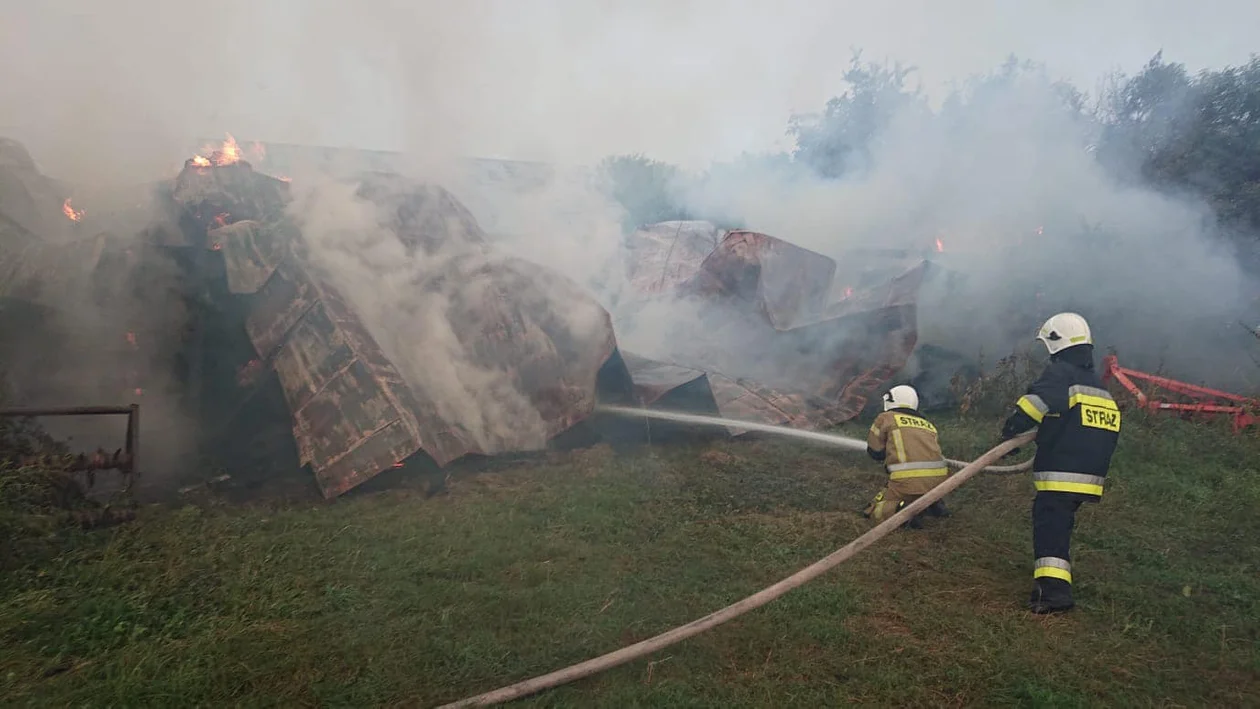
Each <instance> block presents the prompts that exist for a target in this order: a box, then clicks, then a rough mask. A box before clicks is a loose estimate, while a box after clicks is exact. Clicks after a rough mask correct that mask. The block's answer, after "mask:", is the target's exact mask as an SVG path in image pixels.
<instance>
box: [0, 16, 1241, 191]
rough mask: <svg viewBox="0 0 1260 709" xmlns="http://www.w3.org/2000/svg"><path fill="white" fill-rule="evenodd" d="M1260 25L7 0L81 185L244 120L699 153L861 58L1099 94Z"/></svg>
mask: <svg viewBox="0 0 1260 709" xmlns="http://www.w3.org/2000/svg"><path fill="white" fill-rule="evenodd" d="M355 7H358V8H360V9H353V8H355ZM1257 27H1260V3H1257V2H1254V1H1251V0H1206V1H1201V2H1198V3H1190V2H1185V1H1184V0H1181V1H1179V2H1174V1H1172V0H1145V1H1142V2H1139V1H1138V0H1101V1H1098V2H1081V1H1076V0H1060V1H1058V2H1018V3H1017V2H996V1H986V0H953V1H952V2H940V1H936V2H930V1H927V0H923V1H919V2H911V1H900V2H897V1H885V2H873V1H872V2H865V3H853V2H824V1H820V0H815V1H813V2H809V1H806V0H774V1H772V2H754V1H752V0H746V1H742V2H741V1H739V0H726V1H722V0H710V1H703V0H695V1H687V0H637V1H625V2H618V1H615V0H571V1H568V2H561V1H552V2H547V1H544V0H503V1H502V2H494V1H491V0H485V1H478V0H450V1H449V2H427V1H412V2H390V1H387V0H362V1H361V2H358V3H350V2H348V0H347V1H343V2H323V1H319V0H253V1H252V2H243V1H239V0H222V1H215V0H209V1H207V2H195V3H194V2H189V1H188V0H164V1H162V2H155V1H152V0H114V1H113V2H109V3H105V2H98V1H86V0H85V1H81V2H72V1H69V0H65V1H62V0H38V1H37V0H0V66H2V67H3V72H4V74H3V77H2V78H0V135H8V136H11V137H15V138H18V139H20V140H24V141H25V142H27V144H28V145H29V146H30V147H31V150H32V152H33V153H35V157H36V159H37V160H39V161H40V162H41V164H43V165H44V166H45V168H46V169H49V170H50V171H54V172H57V173H58V174H62V173H64V172H65V171H73V172H81V171H84V170H90V169H91V165H92V164H93V163H99V162H101V161H110V162H114V163H116V165H115V167H118V165H119V164H126V165H128V166H130V167H132V168H136V169H137V170H139V169H151V168H152V167H154V166H155V165H157V164H159V163H161V162H162V161H169V160H171V159H173V156H174V154H175V153H176V152H177V151H178V150H179V149H180V148H178V147H177V146H182V145H185V144H186V143H187V141H188V140H189V139H190V138H193V137H197V136H204V135H220V134H222V133H223V132H224V131H230V132H232V133H233V134H234V135H236V136H237V137H238V138H239V139H241V140H242V141H244V140H252V139H260V140H274V141H287V142H307V143H322V144H333V145H352V146H358V147H368V148H387V149H407V150H413V151H424V150H442V151H456V152H462V153H467V154H477V155H483V156H498V157H511V158H520V159H541V160H556V161H564V162H576V161H590V160H594V159H598V158H599V157H600V156H602V155H605V154H608V153H614V152H629V151H641V152H646V153H648V154H651V155H653V156H655V157H659V158H663V159H667V160H672V161H676V162H681V163H685V164H689V165H698V164H701V163H703V162H705V161H707V160H709V159H711V158H714V157H724V156H730V155H733V154H736V153H738V152H740V151H742V150H761V149H766V148H769V147H773V146H775V145H776V144H779V145H781V144H783V141H784V137H783V132H784V129H785V126H786V122H787V119H788V116H789V115H790V114H791V113H792V112H793V111H813V110H817V109H819V108H820V107H821V106H822V104H823V103H824V102H825V101H826V99H827V98H828V97H830V96H832V95H834V94H836V93H837V92H838V91H840V90H841V89H842V86H841V83H840V76H841V74H842V73H843V71H844V69H845V66H846V64H847V61H848V58H849V54H850V50H851V48H852V47H862V48H863V49H864V50H865V53H866V56H867V57H868V58H871V59H882V58H889V59H897V60H901V61H903V62H905V63H908V64H914V65H916V66H918V67H919V68H920V74H919V76H920V78H921V80H922V82H923V84H924V86H925V88H927V89H928V90H929V91H931V92H932V93H933V94H936V95H939V94H940V92H941V91H942V89H943V87H945V86H947V85H948V83H949V82H950V81H955V80H959V79H962V78H964V77H966V76H967V75H969V74H971V73H975V72H980V71H986V70H989V69H992V68H993V67H995V66H997V65H998V64H1000V63H1001V62H1002V60H1003V59H1004V58H1005V57H1006V56H1007V55H1008V54H1009V53H1015V54H1017V55H1018V56H1020V57H1021V58H1029V59H1033V60H1037V61H1042V62H1044V63H1045V64H1047V65H1048V68H1049V69H1050V71H1051V73H1052V74H1053V75H1055V76H1058V77H1062V78H1066V79H1070V80H1071V81H1073V82H1074V83H1076V84H1077V85H1078V86H1080V87H1081V88H1083V89H1087V90H1092V89H1093V88H1094V87H1095V85H1096V82H1097V80H1098V79H1099V77H1100V76H1101V75H1103V74H1104V73H1106V72H1108V71H1111V70H1114V69H1124V70H1126V71H1130V72H1132V71H1134V70H1136V69H1137V68H1138V67H1140V66H1141V64H1142V63H1144V62H1145V61H1146V60H1147V59H1148V58H1149V57H1150V56H1151V55H1152V54H1154V53H1155V52H1156V51H1157V50H1159V49H1160V48H1163V49H1164V52H1165V57H1166V58H1170V59H1173V60H1176V61H1181V62H1184V63H1186V64H1187V65H1188V66H1189V67H1190V68H1191V69H1192V70H1193V69H1199V68H1204V67H1219V66H1222V65H1225V64H1238V63H1242V62H1245V61H1246V60H1247V59H1248V54H1249V52H1250V51H1253V50H1257V49H1260V39H1257V34H1256V28H1257ZM86 156H91V157H90V159H88V158H87V157H86ZM67 176H69V175H67Z"/></svg>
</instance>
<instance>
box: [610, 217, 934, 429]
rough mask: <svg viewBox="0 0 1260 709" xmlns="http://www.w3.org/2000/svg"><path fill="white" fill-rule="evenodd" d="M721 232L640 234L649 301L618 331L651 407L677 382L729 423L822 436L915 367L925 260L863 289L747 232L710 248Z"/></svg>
mask: <svg viewBox="0 0 1260 709" xmlns="http://www.w3.org/2000/svg"><path fill="white" fill-rule="evenodd" d="M684 226H686V229H685V230H684ZM671 233H672V237H671ZM711 233H712V232H710V231H708V230H706V229H703V228H700V227H698V226H697V225H695V224H694V223H692V224H685V225H684V224H680V223H673V224H665V225H655V226H653V227H648V228H647V229H644V230H641V231H640V232H637V233H636V234H634V235H633V236H631V237H630V244H629V245H628V247H627V254H628V257H627V264H626V267H627V276H628V278H629V281H630V283H631V284H632V285H633V286H634V288H635V289H636V290H637V291H638V293H639V297H638V298H637V299H636V300H635V301H634V302H633V303H632V304H631V305H630V306H629V307H627V308H625V309H624V310H619V311H618V316H619V317H618V334H619V336H620V339H621V342H622V346H623V347H627V348H629V349H631V350H633V351H634V352H635V354H636V356H634V357H630V356H627V364H628V366H629V367H630V372H631V375H632V376H633V378H634V382H635V385H636V390H637V391H638V392H639V393H640V395H641V396H642V397H643V399H644V402H645V403H647V404H649V405H651V404H653V403H654V402H656V401H657V400H662V401H664V400H666V399H668V398H669V397H665V398H662V397H663V394H664V391H663V389H668V388H670V387H671V384H670V382H672V383H673V384H672V386H678V387H686V388H689V389H695V388H697V387H699V388H700V389H703V390H705V391H706V392H707V394H706V396H707V397H708V400H710V401H711V402H712V403H711V404H706V405H705V407H707V406H712V407H714V408H716V410H717V411H719V412H721V413H722V414H723V415H729V416H732V417H741V418H747V419H748V420H755V421H758V422H764V423H772V424H786V425H792V426H800V427H806V428H816V427H819V426H825V425H828V424H834V423H839V422H841V421H845V420H847V419H850V418H852V417H853V416H856V415H857V414H858V413H859V412H860V411H861V410H862V408H863V406H864V405H865V403H866V401H867V399H868V398H869V397H870V396H871V395H872V394H874V393H876V391H877V390H878V389H879V388H880V387H882V386H883V385H884V384H885V383H886V382H887V381H888V379H889V378H890V377H891V376H892V375H893V374H895V373H896V372H897V371H898V370H899V369H900V368H901V367H902V366H903V365H904V364H905V362H906V360H907V358H908V357H909V355H910V353H911V352H912V351H913V349H914V346H915V340H916V333H917V329H916V318H915V311H916V299H917V294H918V289H919V286H920V285H921V283H922V281H923V277H924V274H925V272H926V268H927V267H926V264H925V263H923V262H920V263H918V264H917V265H913V266H911V267H910V268H908V269H906V270H904V271H903V272H902V273H901V274H900V275H897V276H896V277H894V278H891V279H888V280H885V281H884V282H883V283H881V284H879V285H876V286H871V287H867V288H864V289H862V290H859V291H856V292H855V291H854V290H853V289H852V288H844V287H840V288H837V285H836V284H835V283H834V274H835V271H836V264H835V262H834V261H832V260H831V259H829V258H827V257H825V256H822V255H821V254H817V253H814V252H812V251H808V250H806V249H802V248H800V247H798V246H795V245H793V244H790V243H788V242H785V241H783V240H780V239H776V238H774V237H772V236H768V235H765V234H758V233H755V232H749V231H742V230H740V231H731V232H727V233H725V234H723V235H721V237H720V239H718V240H716V241H715V242H714V244H713V246H712V247H711V248H709V249H708V250H707V251H705V247H706V246H707V244H708V243H709V242H708V239H709V238H710V234H711ZM837 291H838V295H839V299H838V300H837V299H835V297H836V296H835V295H833V294H836V293H837ZM666 363H668V364H666ZM706 373H707V374H706ZM701 377H703V378H704V380H705V383H704V384H703V385H698V384H696V382H697V381H698V379H699V378H701ZM703 398H704V397H702V399H703ZM705 407H702V408H705Z"/></svg>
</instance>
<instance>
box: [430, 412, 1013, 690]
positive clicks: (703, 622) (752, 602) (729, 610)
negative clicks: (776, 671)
mask: <svg viewBox="0 0 1260 709" xmlns="http://www.w3.org/2000/svg"><path fill="white" fill-rule="evenodd" d="M1035 436H1036V429H1033V430H1032V431H1029V432H1027V433H1024V434H1022V435H1020V436H1017V437H1015V438H1012V439H1011V440H1009V441H1004V442H1002V443H1000V444H998V445H997V446H995V447H993V448H992V449H990V450H989V451H988V452H986V453H985V454H984V455H982V456H980V457H979V458H977V459H976V460H975V461H974V462H971V463H968V464H967V465H965V466H963V468H962V470H959V471H958V472H957V473H954V474H953V475H951V476H949V478H947V479H946V480H945V482H943V483H941V484H940V485H937V486H936V487H934V488H932V490H931V491H930V492H928V493H927V494H926V495H923V496H922V497H920V498H919V499H917V500H915V501H914V502H912V503H910V504H909V505H906V506H905V507H903V508H901V511H899V512H897V514H895V515H893V516H892V517H889V518H888V519H886V520H884V521H883V522H880V523H879V524H878V525H876V526H874V527H872V528H871V529H870V530H868V531H867V532H866V533H865V534H863V535H862V536H860V537H858V538H857V539H854V540H853V541H851V542H849V543H848V544H846V545H844V546H843V547H841V548H840V549H837V550H836V551H833V552H832V553H831V554H828V555H827V556H825V557H823V558H822V559H820V560H818V561H816V562H814V563H813V564H810V565H809V566H807V567H805V568H804V569H801V570H800V571H797V572H796V573H795V574H792V575H791V576H789V577H787V578H785V579H783V580H782V581H780V582H778V583H776V584H774V585H773V586H770V587H768V588H765V589H762V590H761V591H758V592H757V593H754V594H753V595H751V596H749V597H747V598H745V599H744V600H742V601H739V602H737V603H733V604H731V605H729V606H727V607H725V608H723V609H721V610H719V611H715V612H713V613H710V614H709V615H706V616H705V617H703V618H700V619H698V620H693V621H691V622H690V623H687V624H686V625H680V626H678V627H677V628H674V629H673V630H669V631H666V632H664V633H661V634H660V635H657V636H655V637H652V638H648V639H647V640H642V641H640V642H637V643H634V644H633V645H627V646H626V647H623V648H621V649H620V650H615V651H613V652H610V653H608V654H606V655H600V656H599V657H596V658H592V659H590V660H587V661H585V662H579V663H578V664H576V665H571V666H569V667H566V668H564V669H561V670H556V671H555V672H552V673H550V674H545V675H542V676H540V677H535V678H533V679H528V680H525V681H523V682H517V683H516V684H512V685H508V686H507V687H503V688H501V689H496V690H494V691H492V692H486V693H485V694H478V695H476V696H473V697H468V698H466V699H461V700H459V701H457V702H452V703H450V704H444V705H442V707H440V708H439V709H454V708H455V707H469V706H488V705H492V704H500V703H502V702H507V701H511V700H513V699H518V698H520V697H524V696H528V695H530V694H535V693H537V692H541V691H543V690H544V689H551V688H553V687H559V686H560V685H562V684H568V683H569V682H572V681H574V680H578V679H582V678H583V677H589V676H591V675H593V674H597V673H599V672H603V671H604V670H609V669H612V668H614V667H617V666H618V665H623V664H625V663H627V662H630V661H631V660H636V659H638V658H640V657H643V656H644V655H649V654H651V653H654V652H656V651H658V650H661V649H663V648H666V647H669V646H670V645H673V644H675V643H677V642H681V641H683V640H686V639H687V638H690V637H693V636H695V635H699V634H700V633H703V632H704V631H706V630H709V629H710V628H715V627H717V626H719V625H721V624H723V623H725V622H726V621H728V620H731V619H733V618H737V617H739V616H741V615H743V614H745V613H747V612H748V611H751V610H753V609H755V608H760V607H761V606H764V605H765V604H767V603H769V602H770V601H773V600H775V599H776V598H778V597H779V596H782V595H783V594H785V593H787V592H788V591H791V590H792V589H794V588H796V587H798V586H801V585H803V584H805V583H807V582H809V581H812V580H814V579H815V578H817V577H819V576H821V575H822V574H824V573H826V572H827V571H830V570H831V569H833V568H835V567H836V566H838V565H839V564H840V563H842V562H844V561H847V560H849V559H851V558H852V557H853V556H854V555H855V554H857V553H858V552H860V551H862V550H863V549H865V548H867V547H869V546H870V545H872V544H874V543H875V542H877V541H879V540H880V539H882V538H883V537H884V536H885V535H887V534H888V533H889V532H891V531H893V530H894V529H896V528H897V527H900V526H901V525H902V524H904V523H905V522H906V521H908V520H909V519H910V518H911V517H914V516H915V515H917V514H919V513H920V512H922V511H923V510H925V509H927V508H928V507H929V506H930V505H931V504H932V503H934V502H936V501H937V500H939V499H941V498H942V497H944V496H946V495H948V494H949V493H951V492H953V491H954V490H955V489H957V488H958V487H959V486H960V485H962V484H963V483H965V482H967V480H969V479H970V478H971V477H973V476H975V475H976V474H977V473H979V472H980V471H982V470H984V469H985V468H986V467H988V466H989V465H991V464H992V463H993V462H994V461H996V460H998V459H999V458H1001V457H1002V456H1004V455H1006V454H1007V453H1009V452H1010V451H1012V450H1014V449H1015V448H1017V447H1019V446H1022V445H1026V444H1028V443H1030V442H1031V441H1032V440H1033V438H1034V437H1035Z"/></svg>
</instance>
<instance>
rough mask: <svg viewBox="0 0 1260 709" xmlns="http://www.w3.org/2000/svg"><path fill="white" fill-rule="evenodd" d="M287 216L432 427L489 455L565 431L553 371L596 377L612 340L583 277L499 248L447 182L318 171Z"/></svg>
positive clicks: (541, 441)
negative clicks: (552, 407)
mask: <svg viewBox="0 0 1260 709" xmlns="http://www.w3.org/2000/svg"><path fill="white" fill-rule="evenodd" d="M289 215H290V218H292V219H293V220H294V222H295V223H296V224H297V225H298V226H299V227H300V228H301V230H302V236H303V244H302V247H303V248H302V252H303V253H304V254H305V256H306V258H308V259H309V261H310V262H311V264H312V265H313V266H314V267H316V268H317V269H318V271H317V272H318V273H319V274H320V275H321V276H322V278H323V279H325V282H327V283H328V284H329V285H331V286H333V287H334V288H335V289H336V292H338V293H339V294H340V295H341V296H342V297H343V298H345V299H346V300H347V301H348V302H349V304H350V305H351V306H352V308H353V310H354V312H355V314H356V315H357V316H358V317H359V319H360V321H361V322H362V323H363V324H364V326H365V327H366V328H367V329H368V331H369V333H370V334H371V335H372V338H373V339H374V340H375V341H376V342H377V343H378V344H379V345H380V347H381V349H382V350H383V352H384V354H385V355H386V356H387V357H388V358H389V360H390V361H391V362H392V363H393V364H394V366H395V367H397V369H398V370H399V372H400V374H401V375H402V377H403V379H404V380H405V381H406V383H407V384H408V385H409V386H410V387H411V389H412V390H413V391H414V392H415V393H416V394H417V397H418V399H419V400H420V406H421V409H422V411H427V410H428V409H429V407H432V413H433V414H435V415H436V417H437V419H438V420H439V421H440V423H438V422H435V423H434V424H433V425H441V424H442V423H447V424H450V425H453V426H455V427H456V428H457V429H458V430H459V434H460V435H462V436H465V437H467V438H468V439H470V440H471V442H472V443H473V444H474V445H475V447H476V449H477V450H481V451H484V452H487V453H495V452H503V451H511V450H529V449H540V448H542V447H543V446H544V445H545V444H546V442H547V440H548V439H550V438H551V437H553V436H555V435H556V434H557V433H559V432H560V430H558V429H557V428H556V427H555V421H554V420H551V419H549V418H548V416H547V415H546V408H547V406H548V404H549V402H548V401H546V398H547V397H548V396H556V397H558V398H559V399H560V400H564V399H565V396H566V395H567V394H568V393H570V392H565V391H563V385H562V384H559V383H557V381H556V379H557V377H559V376H561V375H562V374H568V373H570V372H567V371H566V370H567V368H568V367H567V365H575V366H576V367H577V368H579V371H581V373H582V374H585V375H587V376H589V377H590V379H591V381H593V380H594V377H595V372H596V369H597V368H598V366H599V364H600V363H601V359H600V351H601V348H603V347H604V346H605V343H609V342H610V341H611V330H610V327H609V321H608V318H607V316H606V315H605V313H604V312H603V310H602V309H601V308H600V307H599V305H598V304H597V303H596V302H595V301H594V300H592V299H591V298H590V297H589V296H588V295H587V294H586V293H585V292H584V291H583V290H582V289H580V288H579V287H578V286H577V285H576V284H575V283H573V282H571V281H569V280H566V279H565V278H564V277H563V276H561V275H559V274H556V273H553V272H547V271H543V270H539V269H537V268H535V267H534V266H532V265H531V264H528V263H526V262H522V261H520V260H518V259H515V258H513V257H511V256H509V255H505V254H502V253H499V252H498V251H497V250H496V249H495V248H494V247H493V246H492V245H491V244H490V243H489V242H488V240H487V239H486V238H485V236H484V233H483V232H482V230H481V228H480V226H479V225H478V224H477V222H476V221H475V220H474V219H473V218H472V216H471V215H470V214H468V213H466V212H464V211H463V208H462V207H461V206H459V205H458V203H456V202H455V201H454V199H453V198H452V197H451V195H450V194H449V193H447V192H445V191H444V190H442V189H441V188H436V187H432V186H427V185H422V184H419V183H414V182H411V181H409V180H406V179H404V178H401V177H399V176H395V175H370V176H367V177H365V178H360V179H357V180H351V181H323V182H316V183H315V184H313V185H309V186H308V187H307V188H306V189H304V190H302V191H300V192H299V198H298V199H297V200H295V201H294V202H293V203H292V204H291V205H290V207H289ZM607 353H608V352H607V350H605V351H604V356H606V355H607ZM570 384H572V383H570ZM553 389H555V390H559V391H555V392H553V391H552V390H553ZM428 435H435V432H430V433H429V434H428Z"/></svg>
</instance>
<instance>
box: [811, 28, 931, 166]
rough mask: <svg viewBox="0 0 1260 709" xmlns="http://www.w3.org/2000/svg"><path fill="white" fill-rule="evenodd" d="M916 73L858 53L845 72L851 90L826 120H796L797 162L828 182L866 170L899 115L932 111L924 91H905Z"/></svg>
mask: <svg viewBox="0 0 1260 709" xmlns="http://www.w3.org/2000/svg"><path fill="white" fill-rule="evenodd" d="M913 71H914V68H913V67H905V66H902V65H901V64H900V63H897V64H894V65H892V66H891V67H890V66H888V65H886V64H884V65H879V64H873V63H863V62H862V55H861V52H860V51H855V52H854V54H853V58H852V59H851V60H850V63H849V68H848V70H847V71H845V73H844V81H845V82H846V83H847V84H848V86H849V88H848V90H847V91H845V93H843V94H841V95H840V96H836V97H834V98H832V99H831V100H830V101H828V102H827V105H826V107H825V108H824V109H823V112H822V114H821V115H817V114H812V115H795V116H792V118H791V121H790V123H789V126H788V135H791V136H792V137H793V138H795V139H796V151H795V152H794V153H793V157H794V158H795V159H796V160H798V161H800V162H802V163H804V164H805V165H807V166H809V167H810V168H812V169H813V170H814V171H815V172H817V173H818V174H819V175H821V176H823V177H827V178H837V177H840V176H842V175H844V174H846V173H852V172H855V171H861V170H864V169H866V167H868V166H869V165H870V161H871V153H872V151H873V150H874V148H875V147H876V145H877V143H878V139H879V135H880V133H881V131H883V130H884V129H885V128H887V127H888V125H889V123H891V121H892V120H893V118H894V117H895V116H897V115H898V114H899V113H901V112H902V111H906V110H927V108H926V105H927V104H926V101H925V99H924V97H923V95H922V94H921V93H920V92H919V90H918V89H915V90H913V91H910V90H907V88H906V78H907V77H908V76H909V75H910V74H911V73H912V72H913Z"/></svg>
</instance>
